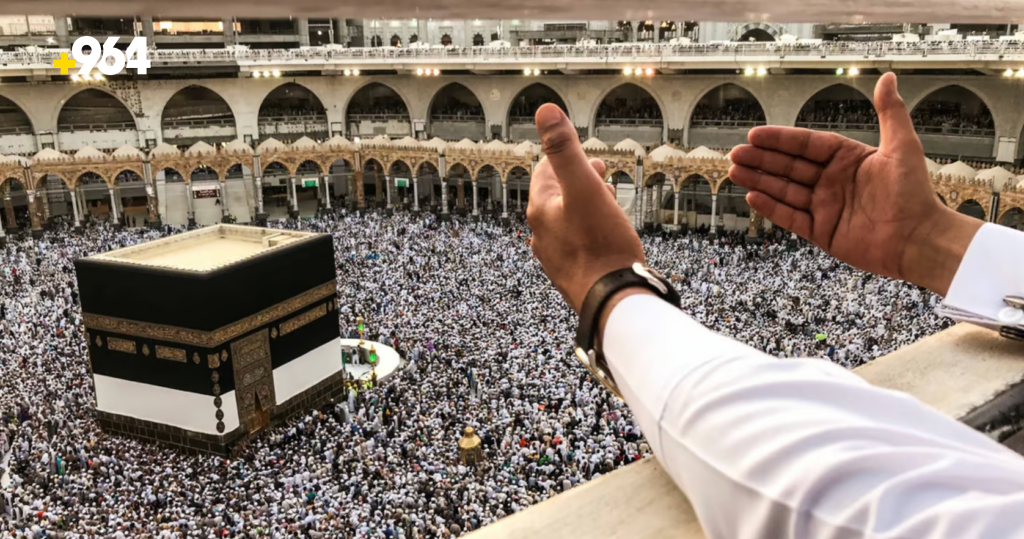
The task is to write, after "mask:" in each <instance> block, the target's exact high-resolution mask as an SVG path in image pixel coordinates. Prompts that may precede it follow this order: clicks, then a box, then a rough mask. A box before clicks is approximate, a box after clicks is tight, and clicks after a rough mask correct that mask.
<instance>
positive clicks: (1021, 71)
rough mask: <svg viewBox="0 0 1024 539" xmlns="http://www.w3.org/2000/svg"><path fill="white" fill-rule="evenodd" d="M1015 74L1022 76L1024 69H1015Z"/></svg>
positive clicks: (1023, 75)
mask: <svg viewBox="0 0 1024 539" xmlns="http://www.w3.org/2000/svg"><path fill="white" fill-rule="evenodd" d="M1017 76H1018V77H1024V69H1021V70H1019V71H1017Z"/></svg>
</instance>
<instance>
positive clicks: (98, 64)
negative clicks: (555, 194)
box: [53, 36, 150, 78]
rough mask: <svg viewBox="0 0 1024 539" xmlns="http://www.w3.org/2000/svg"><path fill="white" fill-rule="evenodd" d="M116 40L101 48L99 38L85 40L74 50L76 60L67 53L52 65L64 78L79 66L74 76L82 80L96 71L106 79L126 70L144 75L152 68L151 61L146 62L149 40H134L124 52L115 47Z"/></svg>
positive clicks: (141, 38)
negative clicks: (58, 69)
mask: <svg viewBox="0 0 1024 539" xmlns="http://www.w3.org/2000/svg"><path fill="white" fill-rule="evenodd" d="M117 39H118V38H117V37H108V38H107V39H106V41H104V42H103V45H102V46H101V45H100V42H99V40H97V39H96V38H94V37H91V36H82V37H80V38H78V39H76V40H75V43H74V44H73V45H72V46H71V57H72V58H73V59H71V58H68V53H66V52H62V53H60V59H59V60H54V61H53V66H54V67H58V68H60V72H61V74H62V75H67V74H68V71H69V69H73V68H75V67H79V66H80V67H79V69H78V72H77V73H75V74H76V75H78V76H79V77H83V78H89V76H90V74H91V73H92V70H93V69H96V70H99V72H100V73H102V74H104V75H117V74H118V73H121V72H122V71H124V70H125V69H126V68H127V69H134V70H135V72H136V73H138V74H140V75H145V74H146V70H147V69H149V67H150V62H149V59H147V58H146V51H147V49H146V38H145V37H136V38H133V39H132V41H131V43H129V44H128V48H127V49H126V50H124V51H122V50H121V49H118V48H117V47H116V45H117Z"/></svg>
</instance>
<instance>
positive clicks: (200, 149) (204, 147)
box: [185, 140, 217, 157]
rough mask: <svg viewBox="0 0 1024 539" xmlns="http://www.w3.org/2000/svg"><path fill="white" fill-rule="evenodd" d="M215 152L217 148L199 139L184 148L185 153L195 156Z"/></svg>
mask: <svg viewBox="0 0 1024 539" xmlns="http://www.w3.org/2000/svg"><path fill="white" fill-rule="evenodd" d="M215 153H217V148H214V147H213V146H210V145H209V144H207V143H205V142H203V141H201V140H200V141H199V142H197V143H195V144H193V145H191V146H189V148H188V149H187V150H185V155H188V156H190V157H196V156H200V155H213V154H215Z"/></svg>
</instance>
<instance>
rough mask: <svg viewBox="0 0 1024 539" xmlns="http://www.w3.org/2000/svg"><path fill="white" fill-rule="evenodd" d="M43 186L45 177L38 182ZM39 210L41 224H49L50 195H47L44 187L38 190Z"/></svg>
mask: <svg viewBox="0 0 1024 539" xmlns="http://www.w3.org/2000/svg"><path fill="white" fill-rule="evenodd" d="M39 181H40V182H41V183H43V184H44V185H45V184H46V176H43V179H41V180H39ZM39 209H40V210H42V215H43V224H44V225H45V224H46V223H49V222H50V195H49V193H47V188H46V187H40V188H39Z"/></svg>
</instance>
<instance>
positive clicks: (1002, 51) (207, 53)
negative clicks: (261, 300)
mask: <svg viewBox="0 0 1024 539" xmlns="http://www.w3.org/2000/svg"><path fill="white" fill-rule="evenodd" d="M59 55H60V51H58V50H56V49H53V50H45V51H13V52H0V64H7V67H10V66H18V65H47V66H49V65H52V62H53V60H55V59H58V58H59ZM1007 55H1010V56H1013V55H1020V56H1022V57H1024V42H1018V41H934V42H929V41H922V42H893V41H875V42H827V43H778V42H762V43H732V42H730V43H688V44H676V45H672V44H654V43H626V44H611V45H593V46H576V45H543V46H529V47H508V48H501V47H489V46H483V47H431V48H414V49H413V48H391V47H362V48H345V49H343V48H337V47H308V48H303V49H237V50H236V49H188V50H180V49H179V50H174V49H167V50H159V49H158V50H153V51H150V53H149V59H150V61H151V62H152V65H153V66H157V65H165V66H171V65H175V64H194V63H203V62H229V63H250V62H253V63H271V62H310V61H316V62H372V61H387V60H417V59H420V60H424V61H438V60H448V61H458V60H465V61H491V62H500V61H541V60H552V61H556V60H576V59H579V60H587V59H589V60H603V61H615V60H621V61H637V60H646V61H666V62H667V61H672V60H673V59H676V58H693V57H722V58H745V57H746V58H760V59H765V58H774V59H782V58H786V57H788V56H804V57H814V56H817V57H822V58H825V57H829V56H857V57H861V58H871V57H886V56H889V57H892V56H896V57H922V56H957V57H961V58H962V59H973V58H978V57H981V56H989V57H992V58H993V59H999V57H1000V56H1007ZM1003 59H1005V58H1003Z"/></svg>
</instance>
